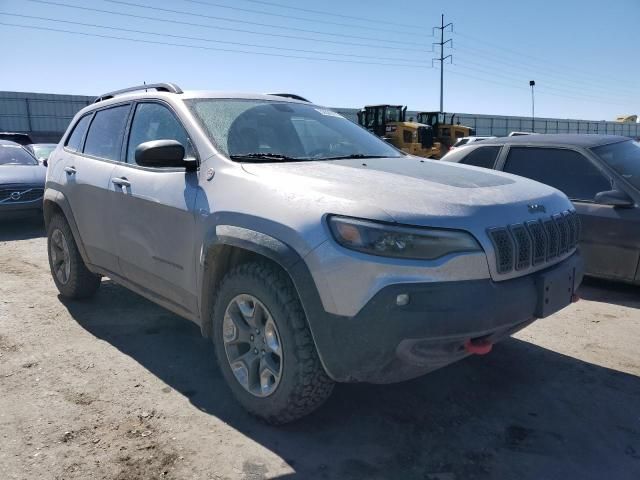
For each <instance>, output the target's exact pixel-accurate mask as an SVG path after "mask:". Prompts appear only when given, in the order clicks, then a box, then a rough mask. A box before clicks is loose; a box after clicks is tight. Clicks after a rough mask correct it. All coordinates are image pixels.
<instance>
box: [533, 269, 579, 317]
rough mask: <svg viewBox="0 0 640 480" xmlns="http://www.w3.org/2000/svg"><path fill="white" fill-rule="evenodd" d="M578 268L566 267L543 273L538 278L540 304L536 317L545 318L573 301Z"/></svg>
mask: <svg viewBox="0 0 640 480" xmlns="http://www.w3.org/2000/svg"><path fill="white" fill-rule="evenodd" d="M575 277H576V269H575V268H574V267H565V268H559V269H555V270H552V271H550V272H546V273H542V274H541V275H540V276H539V277H538V279H537V280H536V284H537V289H538V304H537V306H536V317H538V318H544V317H548V316H549V315H552V314H554V313H556V312H557V311H558V310H561V309H563V308H564V307H566V306H567V305H569V304H570V303H571V298H572V296H573V293H574V288H575Z"/></svg>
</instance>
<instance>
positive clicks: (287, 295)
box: [212, 262, 334, 425]
mask: <svg viewBox="0 0 640 480" xmlns="http://www.w3.org/2000/svg"><path fill="white" fill-rule="evenodd" d="M238 295H251V296H253V297H255V298H256V299H258V300H259V301H260V302H261V303H262V304H263V305H264V306H265V307H266V308H267V309H268V311H269V314H270V315H271V318H272V319H273V321H274V323H275V324H276V327H277V331H278V335H279V338H280V342H281V349H282V354H283V356H282V372H281V375H280V379H279V383H278V385H277V387H276V388H275V390H274V391H273V393H271V394H270V395H269V396H266V397H258V396H255V395H254V394H252V393H250V392H249V391H248V390H246V389H245V387H243V386H242V385H241V384H240V382H239V381H238V380H237V379H236V376H235V375H234V373H233V371H232V369H231V365H230V362H229V360H228V358H227V353H226V350H225V343H224V339H223V321H224V315H225V311H226V309H227V307H228V306H229V305H230V303H231V302H232V301H233V300H234V299H235V298H237V296H238ZM212 327H213V328H212V330H213V342H214V345H215V352H216V358H217V361H218V365H219V367H220V370H221V371H222V374H223V376H224V378H225V380H226V382H227V384H228V385H229V387H230V388H231V391H232V392H233V394H234V396H235V397H236V398H237V400H238V401H239V402H240V403H241V404H242V405H243V406H244V408H245V409H246V410H248V411H249V412H250V413H251V414H253V415H255V416H257V417H259V418H260V419H262V420H264V421H266V422H267V423H270V424H272V425H281V424H284V423H288V422H292V421H294V420H297V419H299V418H301V417H303V416H305V415H307V414H309V413H311V412H312V411H314V410H315V409H317V408H318V407H320V405H322V403H323V402H324V401H325V400H326V399H327V398H328V397H329V396H330V395H331V392H332V390H333V385H334V383H333V381H332V380H331V379H330V378H329V377H328V376H327V374H326V372H325V371H324V368H323V367H322V364H321V363H320V359H319V358H318V353H317V351H316V348H315V344H314V342H313V339H312V337H311V332H310V331H309V327H308V325H307V321H306V318H305V314H304V311H303V309H302V305H301V304H300V300H299V299H298V295H297V293H296V290H295V288H294V286H293V284H292V282H291V280H290V279H289V277H288V275H287V274H286V273H285V272H284V271H282V270H281V269H279V268H277V267H276V266H274V265H271V264H269V263H267V262H255V263H246V264H242V265H239V266H238V267H236V268H234V269H233V270H231V271H230V272H229V273H228V274H227V275H226V276H225V277H224V279H223V280H222V282H221V284H220V287H219V288H218V291H217V296H216V299H215V303H214V312H213V318H212Z"/></svg>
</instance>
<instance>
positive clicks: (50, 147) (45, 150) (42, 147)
mask: <svg viewBox="0 0 640 480" xmlns="http://www.w3.org/2000/svg"><path fill="white" fill-rule="evenodd" d="M31 148H32V149H33V154H34V155H35V157H36V158H37V159H42V158H44V159H47V158H49V155H50V154H51V152H53V151H54V150H55V148H56V144H55V143H41V144H35V145H31Z"/></svg>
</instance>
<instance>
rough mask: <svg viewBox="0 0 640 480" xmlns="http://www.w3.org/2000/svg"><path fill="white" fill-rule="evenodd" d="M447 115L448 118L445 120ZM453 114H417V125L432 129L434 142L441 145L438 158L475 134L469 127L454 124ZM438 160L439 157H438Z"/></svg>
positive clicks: (454, 115)
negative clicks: (461, 140)
mask: <svg viewBox="0 0 640 480" xmlns="http://www.w3.org/2000/svg"><path fill="white" fill-rule="evenodd" d="M447 115H449V117H448V118H447ZM455 117H456V114H455V113H449V114H447V113H441V112H420V113H418V116H417V120H418V123H422V124H425V125H429V126H430V127H431V128H433V132H434V135H435V140H436V141H437V142H440V144H441V145H442V149H441V150H442V152H441V154H440V156H442V155H444V154H445V153H447V151H449V148H451V146H452V145H453V144H454V143H456V142H457V141H458V140H460V139H461V138H463V137H471V136H473V135H475V134H476V131H475V130H474V129H473V128H471V127H465V126H464V125H460V122H458V123H455ZM438 158H439V157H438Z"/></svg>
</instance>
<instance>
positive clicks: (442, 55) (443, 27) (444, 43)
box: [432, 14, 453, 113]
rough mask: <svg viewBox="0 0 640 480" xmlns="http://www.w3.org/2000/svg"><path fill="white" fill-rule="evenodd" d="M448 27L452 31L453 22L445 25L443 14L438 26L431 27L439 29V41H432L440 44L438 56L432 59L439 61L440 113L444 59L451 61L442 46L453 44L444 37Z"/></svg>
mask: <svg viewBox="0 0 640 480" xmlns="http://www.w3.org/2000/svg"><path fill="white" fill-rule="evenodd" d="M449 27H451V30H450V31H451V32H453V23H451V22H449V23H447V24H446V25H445V24H444V14H443V15H441V16H440V26H439V27H433V29H434V30H436V29H437V30H440V41H439V42H434V45H440V58H434V59H433V60H437V61H438V62H440V113H444V61H445V60H446V59H448V58H449V59H451V61H452V62H453V56H451V55H447V56H446V57H445V56H444V46H445V45H446V44H447V43H451V45H452V46H453V40H452V39H450V38H449V39H447V40H445V39H444V31H445V30H446V29H447V28H449ZM432 63H433V61H432Z"/></svg>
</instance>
